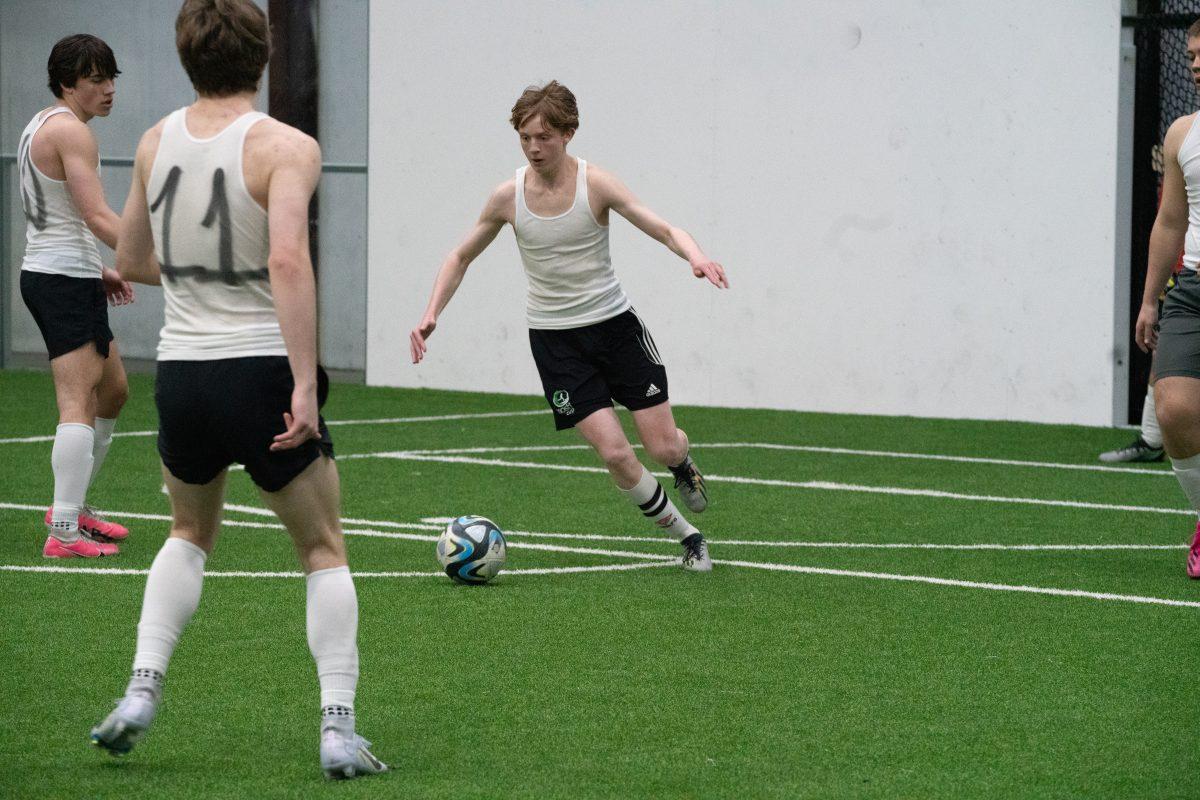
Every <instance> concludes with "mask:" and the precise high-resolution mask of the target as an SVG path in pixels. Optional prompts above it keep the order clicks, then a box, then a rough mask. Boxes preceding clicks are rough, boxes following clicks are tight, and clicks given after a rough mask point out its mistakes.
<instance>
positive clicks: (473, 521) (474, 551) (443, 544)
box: [437, 517, 508, 583]
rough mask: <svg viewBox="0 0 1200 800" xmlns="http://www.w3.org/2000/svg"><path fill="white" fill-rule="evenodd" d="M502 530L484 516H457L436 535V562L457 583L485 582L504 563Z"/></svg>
mask: <svg viewBox="0 0 1200 800" xmlns="http://www.w3.org/2000/svg"><path fill="white" fill-rule="evenodd" d="M507 551H508V547H507V545H506V544H505V543H504V534H503V533H501V532H500V529H499V528H498V527H496V523H494V522H492V521H491V520H490V519H488V518H487V517H459V518H458V519H456V520H454V521H453V522H451V523H450V524H449V525H447V526H446V530H444V531H443V532H442V535H441V536H439V537H438V543H437V557H438V563H439V564H441V565H442V569H444V570H445V571H446V574H447V575H449V576H450V577H451V578H453V579H454V580H456V581H458V582H459V583H487V582H488V581H490V580H491V579H492V578H494V577H496V574H497V573H498V572H500V568H501V567H503V566H504V558H505V556H506V554H507Z"/></svg>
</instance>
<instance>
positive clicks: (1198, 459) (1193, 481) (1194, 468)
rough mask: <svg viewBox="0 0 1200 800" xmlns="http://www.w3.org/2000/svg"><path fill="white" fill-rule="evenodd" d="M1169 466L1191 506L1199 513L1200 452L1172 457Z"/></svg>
mask: <svg viewBox="0 0 1200 800" xmlns="http://www.w3.org/2000/svg"><path fill="white" fill-rule="evenodd" d="M1171 468H1172V469H1174V470H1175V477H1176V478H1177V479H1178V480H1179V486H1180V488H1182V489H1183V493H1184V494H1185V495H1187V499H1188V501H1189V502H1190V503H1191V504H1192V508H1194V509H1196V513H1198V514H1200V454H1198V455H1194V456H1191V457H1190V458H1172V459H1171Z"/></svg>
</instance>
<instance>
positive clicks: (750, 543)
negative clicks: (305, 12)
mask: <svg viewBox="0 0 1200 800" xmlns="http://www.w3.org/2000/svg"><path fill="white" fill-rule="evenodd" d="M42 509H43V506H36V505H31V504H28V503H0V510H12V511H41V510H42ZM225 510H226V511H233V512H238V513H242V514H253V515H256V516H262V517H270V518H272V519H274V518H275V514H274V512H272V511H270V510H269V509H266V508H258V507H256V506H245V505H238V504H236V503H228V504H226V506H225ZM101 513H102V514H108V515H111V516H113V517H114V518H117V519H121V518H125V519H145V520H154V521H157V522H170V521H171V517H170V515H168V514H143V513H137V512H131V511H104V510H102V511H101ZM433 519H435V518H433V517H428V518H426V519H425V520H423V521H422V522H392V521H391V520H381V519H359V518H355V517H343V518H342V523H343V524H344V525H366V526H369V528H399V529H404V530H418V531H441V530H442V528H444V527H445V523H444V522H431V521H430V520H433ZM221 524H222V525H229V526H230V527H235V528H259V529H270V530H283V529H284V527H283V525H282V524H281V523H278V522H250V521H248V520H238V519H229V518H228V517H226V518H225V519H223V520H222V521H221ZM343 533H345V534H347V535H349V536H374V537H377V538H380V537H382V538H395V539H409V540H412V541H421V542H432V541H436V540H437V537H436V536H432V535H417V534H410V535H402V534H390V533H388V532H386V531H379V530H371V529H361V528H346V529H345V530H344V531H343ZM504 534H505V536H506V537H514V536H515V537H518V538H520V537H529V538H531V539H562V540H566V541H591V542H637V543H646V544H658V545H664V546H670V547H677V546H678V545H677V543H676V542H675V541H674V540H672V539H665V538H663V537H661V536H618V535H613V534H603V533H546V532H544V531H521V530H506V531H505V532H504ZM708 542H709V544H710V545H714V546H719V547H766V548H772V547H780V548H809V549H814V550H820V549H831V550H833V549H846V550H958V551H972V550H986V551H1013V552H1039V551H1047V552H1072V551H1079V552H1087V551H1139V550H1148V551H1153V550H1186V549H1187V548H1188V545H1187V544H1186V543H1184V544H1120V543H1114V544H1103V543H1086V542H1085V543H1082V544H1071V543H1063V544H1035V543H1028V544H1022V543H1018V544H1002V543H999V542H978V543H971V544H942V543H938V542H834V541H795V540H792V541H788V540H785V541H769V540H763V539H712V538H710V539H709V540H708ZM512 544H514V546H518V547H519V546H521V544H520V543H512Z"/></svg>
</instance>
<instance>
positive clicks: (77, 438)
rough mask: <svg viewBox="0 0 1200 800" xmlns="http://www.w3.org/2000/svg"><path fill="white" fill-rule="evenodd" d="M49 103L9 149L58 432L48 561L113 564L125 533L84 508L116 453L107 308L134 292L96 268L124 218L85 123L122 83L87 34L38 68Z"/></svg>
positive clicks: (29, 296) (120, 387) (113, 63)
mask: <svg viewBox="0 0 1200 800" xmlns="http://www.w3.org/2000/svg"><path fill="white" fill-rule="evenodd" d="M46 70H47V73H48V76H49V86H50V91H51V92H52V93H53V94H54V98H55V100H54V105H52V106H50V107H49V108H45V109H42V110H41V111H39V112H38V113H37V114H35V115H34V117H33V119H32V120H30V122H29V124H28V125H26V126H25V130H24V131H23V132H22V133H21V138H20V140H19V142H18V145H17V168H18V172H19V174H20V181H21V204H22V206H23V207H24V210H25V258H24V260H23V261H22V262H21V297H22V299H23V300H24V301H25V305H26V307H27V308H28V309H29V312H30V313H31V314H32V315H33V319H34V321H35V322H36V323H37V326H38V329H39V330H40V331H41V333H42V339H43V341H45V343H46V351H47V354H48V355H49V358H50V372H51V374H52V375H53V377H54V394H55V398H56V400H57V403H58V427H57V429H56V430H55V432H54V447H53V449H52V450H51V453H50V465H51V468H52V471H53V474H54V503H53V505H52V506H51V507H50V508H49V509H47V510H46V527H47V529H48V534H49V535H48V536H47V537H46V543H45V545H44V546H43V547H42V555H44V556H45V557H47V558H78V557H82V558H96V557H99V556H107V555H115V554H116V553H117V550H118V548H117V546H116V545H115V544H112V542H115V541H119V540H121V539H124V538H125V537H127V536H128V535H129V531H128V530H127V529H126V528H125V527H124V526H121V525H117V524H116V523H113V522H109V521H107V520H104V519H102V518H101V517H100V515H99V514H98V513H96V511H94V510H93V509H91V508H90V507H88V506H87V505H86V503H85V501H86V497H87V491H88V487H89V486H90V485H91V484H92V482H93V481H94V480H95V478H96V474H97V473H98V472H100V468H101V466H103V464H104V460H105V457H106V456H107V455H108V450H109V447H110V446H111V444H112V436H113V429H114V428H115V427H116V424H117V415H118V414H120V412H121V407H122V406H123V405H124V404H125V398H126V396H127V395H128V391H129V387H128V383H127V381H126V379H125V368H124V366H123V365H122V364H121V355H120V353H119V352H118V350H117V343H116V342H115V341H113V334H112V330H111V329H110V328H109V327H108V308H107V307H106V305H105V300H106V297H107V302H109V303H112V304H113V305H123V304H125V303H129V302H132V301H133V290H132V289H131V288H130V286H129V284H128V283H126V282H124V281H122V280H121V278H120V276H118V275H117V273H116V272H114V271H113V270H111V269H108V268H107V267H104V266H103V265H102V264H101V263H100V251H99V250H98V249H97V247H96V239H97V238H99V239H100V241H102V242H104V243H105V244H106V245H108V246H109V247H111V248H113V249H116V247H117V229H118V227H119V225H120V218H119V217H118V216H117V215H116V213H115V212H114V211H113V210H112V209H111V208H109V207H108V203H107V202H106V201H105V199H104V187H103V186H102V185H101V184H100V152H99V149H98V148H97V146H96V137H95V136H93V135H92V130H91V128H89V127H88V123H89V122H91V120H92V119H93V118H94V117H107V116H108V115H109V113H110V112H111V111H112V107H113V99H114V97H115V95H116V86H115V82H116V78H117V75H119V74H120V70H118V69H117V60H116V58H115V57H114V56H113V52H112V50H111V49H110V48H109V46H108V45H107V44H105V43H104V42H103V41H102V40H100V39H97V38H96V37H95V36H89V35H87V34H76V35H74V36H67V37H66V38H64V39H60V40H59V41H58V42H57V43H56V44H55V45H54V47H53V49H52V50H51V51H50V58H49V60H48V61H47V63H46Z"/></svg>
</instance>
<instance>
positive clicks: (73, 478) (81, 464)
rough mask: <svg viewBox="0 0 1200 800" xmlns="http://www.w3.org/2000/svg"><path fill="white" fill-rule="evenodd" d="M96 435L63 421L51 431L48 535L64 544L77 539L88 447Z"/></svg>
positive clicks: (88, 428) (89, 463)
mask: <svg viewBox="0 0 1200 800" xmlns="http://www.w3.org/2000/svg"><path fill="white" fill-rule="evenodd" d="M95 437H96V433H95V431H94V430H92V428H91V426H90V425H84V424H83V423H81V422H64V423H63V424H61V425H59V426H58V428H57V429H56V430H55V431H54V449H53V450H51V451H50V466H51V467H52V468H53V470H54V508H53V510H52V511H51V512H50V513H51V516H50V528H51V533H52V535H54V536H55V537H57V538H59V539H61V540H62V541H64V542H73V541H75V540H76V539H78V538H79V509H80V508H82V507H83V498H84V497H85V496H86V495H87V487H88V479H89V477H90V476H91V474H92V444H93V442H94V440H95Z"/></svg>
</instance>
